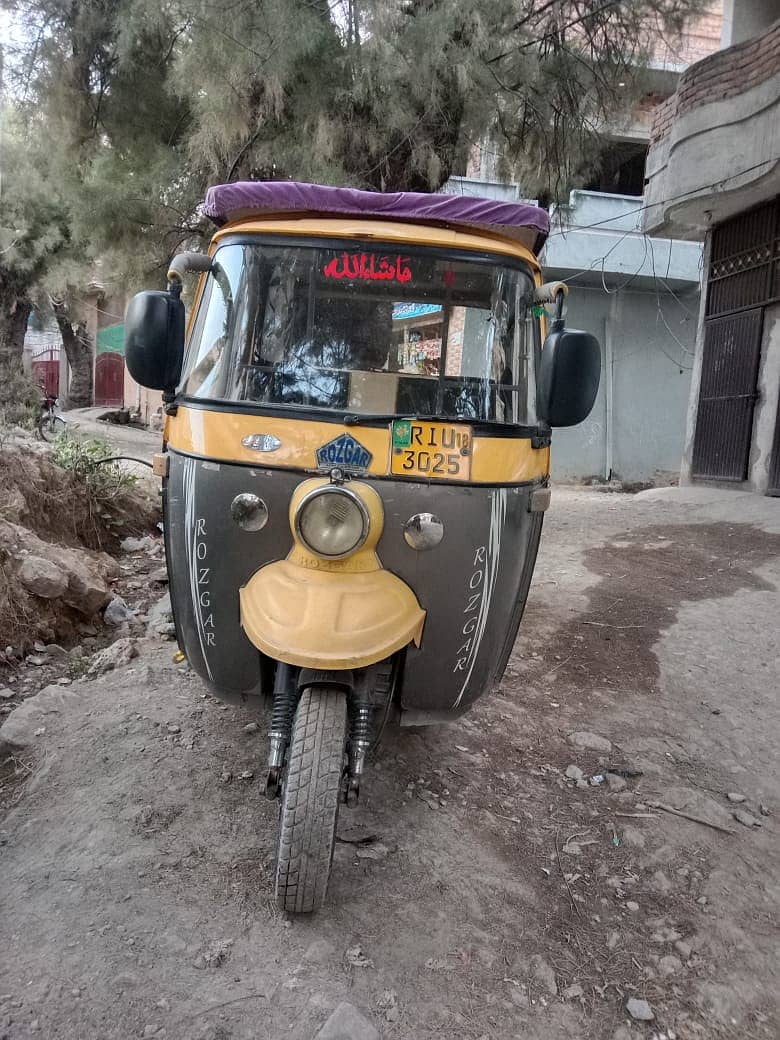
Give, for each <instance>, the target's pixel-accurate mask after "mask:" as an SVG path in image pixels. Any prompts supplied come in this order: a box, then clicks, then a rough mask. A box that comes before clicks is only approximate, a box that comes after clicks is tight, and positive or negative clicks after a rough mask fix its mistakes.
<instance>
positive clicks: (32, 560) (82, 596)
mask: <svg viewBox="0 0 780 1040" xmlns="http://www.w3.org/2000/svg"><path fill="white" fill-rule="evenodd" d="M0 550H3V551H4V552H5V553H7V555H8V556H9V557H10V558H11V561H12V566H13V567H15V569H16V573H17V576H18V579H19V581H20V583H21V584H22V585H23V586H24V588H26V589H27V591H28V592H31V593H32V594H33V595H36V596H41V597H43V598H44V599H62V601H63V602H64V603H66V604H67V605H68V606H69V607H73V609H74V610H77V611H78V612H79V613H80V614H83V615H85V616H86V617H90V616H91V615H92V614H94V613H96V611H98V610H100V609H102V608H103V607H104V606H105V605H106V604H107V603H108V601H109V600H110V599H111V591H110V589H109V587H108V582H109V581H111V580H112V579H113V578H115V577H117V575H118V574H119V573H120V571H119V567H118V565H117V563H116V562H115V561H114V560H112V559H111V557H110V556H108V554H107V553H103V552H92V551H91V550H89V549H71V548H68V547H66V546H62V545H53V544H52V543H51V542H45V541H44V540H43V539H42V538H39V537H38V536H37V535H36V534H34V533H33V532H32V531H30V530H28V529H27V528H26V527H21V526H19V525H18V524H12V523H8V522H7V521H4V520H0ZM55 572H56V574H55Z"/></svg>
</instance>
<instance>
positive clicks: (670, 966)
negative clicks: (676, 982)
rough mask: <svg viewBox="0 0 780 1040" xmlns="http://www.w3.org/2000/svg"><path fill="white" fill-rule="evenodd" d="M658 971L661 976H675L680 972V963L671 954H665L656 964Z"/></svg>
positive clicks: (677, 958) (678, 959)
mask: <svg viewBox="0 0 780 1040" xmlns="http://www.w3.org/2000/svg"><path fill="white" fill-rule="evenodd" d="M658 970H659V971H660V972H661V974H662V975H677V974H679V972H681V971H682V961H681V960H680V958H679V957H675V956H674V954H673V953H667V955H666V956H665V957H662V958H661V959H660V960H659V962H658Z"/></svg>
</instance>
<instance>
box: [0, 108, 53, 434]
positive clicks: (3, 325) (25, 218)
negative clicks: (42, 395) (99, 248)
mask: <svg viewBox="0 0 780 1040" xmlns="http://www.w3.org/2000/svg"><path fill="white" fill-rule="evenodd" d="M2 114H3V116H4V119H3V120H2V136H1V137H0V163H1V164H2V165H1V166H0V174H1V179H0V412H2V413H4V414H7V413H8V412H9V410H13V408H14V406H15V404H16V403H17V399H18V397H19V393H20V392H21V390H20V388H21V386H22V384H21V381H20V375H21V372H22V355H23V348H24V336H25V332H26V330H27V321H28V318H29V316H30V312H31V310H32V306H33V294H34V291H35V288H36V286H37V285H39V284H40V283H41V281H42V280H43V279H44V278H45V276H46V274H47V272H48V271H49V270H50V268H51V266H52V265H53V264H54V263H55V262H56V261H57V258H58V257H59V256H61V255H62V254H63V253H64V252H65V251H66V250H67V248H68V246H69V241H70V236H69V230H68V225H67V219H66V213H65V210H64V207H63V204H62V200H61V199H60V198H59V196H58V195H57V193H56V191H53V190H52V186H51V182H50V179H49V175H48V168H47V161H46V156H45V154H44V153H43V152H42V151H41V149H40V148H39V143H38V139H37V138H36V137H35V135H34V133H33V132H32V128H25V127H24V125H23V124H22V123H21V122H20V121H19V120H18V119H17V113H16V112H15V111H14V110H13V109H12V108H8V107H6V109H5V111H4V112H3V113H2Z"/></svg>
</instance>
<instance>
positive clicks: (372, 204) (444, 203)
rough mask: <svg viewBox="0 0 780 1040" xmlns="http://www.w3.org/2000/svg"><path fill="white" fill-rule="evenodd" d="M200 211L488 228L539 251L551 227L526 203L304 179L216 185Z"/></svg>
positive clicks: (217, 217) (221, 215)
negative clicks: (334, 185) (380, 189)
mask: <svg viewBox="0 0 780 1040" xmlns="http://www.w3.org/2000/svg"><path fill="white" fill-rule="evenodd" d="M203 213H204V214H205V215H206V216H207V217H210V218H211V219H212V220H213V221H214V222H215V223H217V224H220V225H221V224H225V223H227V222H229V221H234V220H239V219H242V218H247V217H254V216H261V215H265V216H269V215H271V214H273V215H274V216H281V215H290V214H295V215H305V214H308V215H310V216H338V217H363V218H366V219H382V220H395V221H406V222H409V223H434V224H438V225H442V224H444V225H446V226H447V227H450V228H453V229H458V228H462V229H465V230H472V231H473V230H481V231H491V232H493V233H494V234H496V233H497V234H500V235H502V236H503V237H506V238H511V239H515V240H516V241H518V242H520V243H522V245H524V246H525V247H526V248H528V249H532V250H533V251H534V252H538V251H539V250H540V249H541V247H542V245H543V244H544V241H545V239H546V237H547V233H548V231H549V228H550V221H549V217H548V215H547V213H546V211H545V210H543V209H540V208H539V207H538V206H532V205H529V204H528V203H525V202H503V201H500V200H498V199H481V198H475V197H473V196H470V195H468V196H467V195H427V194H424V193H422V192H415V191H397V192H378V191H361V190H359V189H357V188H331V187H326V186H325V185H322V184H306V183H304V182H302V181H236V182H235V183H233V184H217V185H215V186H214V187H212V188H209V189H208V191H207V193H206V201H205V203H204V205H203Z"/></svg>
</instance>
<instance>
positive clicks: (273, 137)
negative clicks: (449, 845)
mask: <svg viewBox="0 0 780 1040" xmlns="http://www.w3.org/2000/svg"><path fill="white" fill-rule="evenodd" d="M704 2H705V0H231V3H230V4H229V5H227V6H223V5H218V4H217V3H215V0H158V2H156V3H149V2H148V0H89V2H88V3H86V2H79V0H0V3H4V4H5V5H6V6H10V7H13V8H14V10H15V11H16V12H17V15H18V16H19V17H21V18H22V19H23V21H24V25H25V33H24V34H23V42H22V45H21V46H20V48H19V50H18V52H17V53H16V54H15V56H14V58H15V60H14V62H13V71H14V75H15V80H14V84H15V91H16V96H17V98H18V99H19V100H18V107H19V109H20V111H21V112H23V113H24V114H25V115H26V120H27V122H26V132H27V133H28V134H29V133H32V128H33V127H37V128H38V130H37V132H38V133H41V132H42V133H43V134H44V135H45V138H46V142H47V156H46V167H47V169H48V170H49V173H50V175H51V176H52V178H53V182H54V183H56V185H57V196H58V198H61V199H63V200H64V203H63V205H64V207H65V211H66V212H67V224H66V227H65V229H64V232H65V235H66V237H67V238H68V239H69V252H70V256H72V257H76V258H78V259H79V261H80V263H81V264H82V265H84V267H85V269H86V266H87V265H88V264H90V263H92V262H95V261H96V260H97V259H98V258H100V259H101V260H102V262H103V266H104V270H106V271H107V272H109V277H110V278H112V279H114V280H115V281H116V282H118V283H119V284H120V285H122V286H124V287H126V288H127V289H128V290H129V289H131V288H133V287H135V285H137V284H138V283H139V282H147V283H148V281H149V280H150V279H153V280H162V278H163V277H164V272H165V268H166V265H167V262H168V259H169V257H170V256H171V254H172V253H173V252H174V251H175V250H176V248H178V247H179V246H180V245H181V244H182V243H183V242H187V241H194V242H197V241H198V240H199V239H200V240H202V236H203V234H204V230H205V229H204V226H203V224H202V222H201V221H199V219H198V216H197V211H196V205H197V202H198V200H199V199H200V198H202V196H203V193H204V191H205V188H206V187H207V185H208V184H209V183H214V182H220V181H229V180H235V179H239V178H288V177H291V178H296V179H308V180H319V181H323V182H325V183H333V184H351V185H355V186H358V187H363V188H373V189H379V190H386V191H392V190H418V191H432V190H436V189H437V188H439V187H440V186H441V185H442V183H443V182H444V181H445V180H446V179H447V177H448V176H449V175H450V174H451V173H453V172H463V171H464V168H465V164H466V160H467V156H468V154H469V152H470V150H471V149H472V148H473V146H474V144H475V143H476V142H477V141H479V140H483V139H484V138H485V137H486V136H487V137H490V138H491V139H492V140H493V141H495V142H497V147H498V149H499V150H500V151H501V154H502V168H503V172H504V173H505V174H507V175H511V176H512V177H513V178H514V179H516V180H518V181H519V182H520V183H521V184H522V186H523V190H524V191H526V192H528V193H532V192H538V193H541V194H544V195H547V196H548V197H551V198H561V197H562V196H563V195H565V193H566V192H567V191H568V190H569V188H570V187H572V186H574V185H576V184H577V183H582V181H583V180H584V179H585V178H586V176H587V174H588V172H589V170H590V169H591V168H592V166H593V164H594V162H595V161H596V159H597V157H598V153H599V149H600V147H601V146H602V143H603V142H602V137H603V132H604V129H605V127H606V126H608V125H609V123H610V121H612V120H615V119H616V118H619V117H620V115H621V113H625V112H627V111H628V109H629V108H630V105H631V101H632V98H633V94H632V85H633V87H634V88H636V86H637V84H638V83H639V80H640V78H641V73H642V68H643V65H644V64H645V63H646V61H647V59H648V57H649V55H650V53H651V49H652V48H651V44H652V43H653V42H654V41H657V40H658V38H659V36H663V35H664V34H670V35H672V36H673V35H674V34H676V33H678V32H679V31H680V30H681V29H682V28H683V26H684V23H685V20H686V19H687V18H688V17H690V16H691V14H693V13H695V12H697V11H698V10H700V9H701V8H702V6H703V5H704ZM26 190H27V189H26V188H25V191H26ZM31 190H32V196H31V197H30V198H28V197H26V196H24V195H22V196H20V200H22V201H20V204H24V205H28V206H29V205H32V206H33V208H35V205H36V204H35V203H34V198H35V180H33V183H32V185H31ZM49 197H50V196H49ZM42 202H43V199H41V203H40V204H42ZM39 208H40V205H39ZM41 219H43V217H42V218H41ZM46 219H50V218H49V217H47V218H46ZM44 225H45V221H44ZM44 225H42V226H41V228H40V230H39V231H37V230H35V228H34V226H33V224H29V225H26V226H29V228H30V229H31V234H30V235H27V233H26V232H25V236H26V238H25V241H28V242H29V244H30V248H34V249H38V248H39V246H38V245H36V243H46V242H47V241H48V239H47V232H46V230H45V227H48V225H45V226H44ZM50 245H51V247H50ZM50 245H46V246H45V253H46V256H49V255H50V254H51V252H52V248H53V249H54V251H55V252H56V246H55V245H54V243H51V244H50ZM14 248H16V247H14ZM40 248H43V246H41V247H40ZM25 270H26V272H27V275H29V277H30V278H32V279H33V281H34V280H36V279H38V280H41V279H47V278H48V279H49V280H51V279H52V278H53V277H54V275H53V273H52V269H51V265H49V264H48V263H43V264H42V266H39V267H35V265H30V264H28V266H27V267H26V268H25ZM27 275H26V277H27ZM15 292H16V290H15V289H13V287H11V286H10V284H7V283H5V282H3V283H0V310H2V311H3V313H4V314H5V315H6V320H7V322H10V321H11V318H12V317H13V315H16V320H17V323H18V321H19V320H20V318H19V315H20V314H21V312H20V311H17V310H14V309H13V307H14V306H16V304H14V303H13V302H9V301H15V300H17V299H19V300H21V301H23V300H24V299H25V296H24V292H22V294H21V296H17V295H15ZM55 295H56V294H55ZM58 298H60V297H59V296H58ZM21 306H26V304H24V303H21ZM72 324H73V323H72V322H71V323H70V325H71V327H72ZM9 327H10V326H9Z"/></svg>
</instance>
